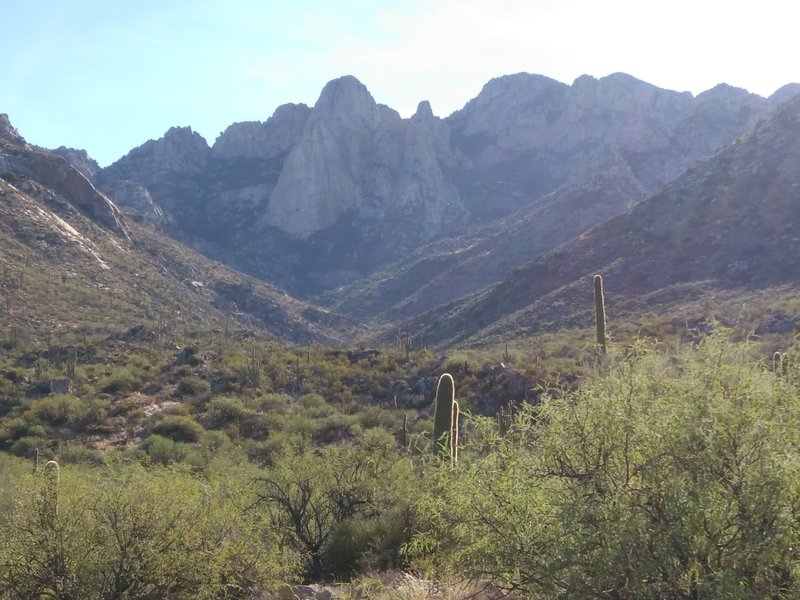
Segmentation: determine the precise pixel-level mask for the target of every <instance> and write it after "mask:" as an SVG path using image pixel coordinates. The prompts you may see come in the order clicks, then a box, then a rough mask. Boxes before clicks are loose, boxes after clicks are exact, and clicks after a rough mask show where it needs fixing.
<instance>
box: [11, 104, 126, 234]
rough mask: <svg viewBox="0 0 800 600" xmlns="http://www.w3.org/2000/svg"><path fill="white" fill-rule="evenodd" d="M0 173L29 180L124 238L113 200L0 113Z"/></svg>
mask: <svg viewBox="0 0 800 600" xmlns="http://www.w3.org/2000/svg"><path fill="white" fill-rule="evenodd" d="M0 176H7V177H22V178H27V179H30V180H33V181H35V182H37V183H39V184H41V185H43V186H45V187H47V188H49V189H50V190H52V191H53V192H55V193H56V194H58V195H59V196H61V197H62V198H63V199H64V200H66V201H67V202H69V203H70V204H71V205H72V206H74V207H75V208H76V209H78V210H80V211H82V212H83V213H84V214H86V215H88V216H89V217H90V218H91V219H92V220H93V221H94V222H95V223H98V224H99V225H102V226H104V227H106V228H108V229H110V230H111V231H113V232H114V233H116V234H117V235H119V236H121V237H124V238H126V239H127V238H128V233H127V231H126V229H125V225H124V220H123V218H122V215H121V214H120V211H119V209H118V208H117V207H116V206H115V205H114V203H113V202H112V201H111V200H110V199H109V198H108V197H106V196H105V195H104V194H102V193H101V192H100V191H98V190H97V188H95V186H94V185H93V184H92V182H91V181H89V179H87V178H86V176H84V175H83V174H82V173H81V172H80V171H78V170H77V169H76V168H75V167H73V166H72V165H71V164H69V163H68V162H67V161H66V160H65V159H64V158H62V157H60V156H56V155H53V154H50V153H48V152H47V151H45V150H41V149H39V148H36V147H34V146H31V145H30V144H27V143H26V142H25V140H24V138H23V137H22V136H20V135H19V133H18V132H17V130H16V129H14V127H13V126H12V125H11V123H10V122H9V120H8V116H7V115H0Z"/></svg>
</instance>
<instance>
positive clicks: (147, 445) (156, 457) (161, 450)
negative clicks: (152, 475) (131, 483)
mask: <svg viewBox="0 0 800 600" xmlns="http://www.w3.org/2000/svg"><path fill="white" fill-rule="evenodd" d="M141 449H142V450H144V452H145V453H146V455H147V459H148V461H149V462H150V463H152V464H154V465H162V466H167V465H171V464H172V463H177V462H181V461H183V460H184V459H185V458H186V456H187V454H188V453H189V447H188V446H187V445H186V444H183V443H181V442H176V441H174V440H171V439H169V438H166V437H164V436H162V435H151V436H148V437H147V438H146V439H145V440H144V441H142V444H141Z"/></svg>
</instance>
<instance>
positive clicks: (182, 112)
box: [0, 0, 800, 165]
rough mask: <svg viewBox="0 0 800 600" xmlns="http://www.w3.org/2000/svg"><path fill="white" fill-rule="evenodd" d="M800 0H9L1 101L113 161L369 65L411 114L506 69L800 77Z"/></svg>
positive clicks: (461, 100)
mask: <svg viewBox="0 0 800 600" xmlns="http://www.w3.org/2000/svg"><path fill="white" fill-rule="evenodd" d="M795 5H797V4H796V3H794V2H790V1H789V0H759V2H742V1H740V0H726V1H722V0H670V1H668V2H667V1H664V2H652V1H648V0H491V1H477V0H439V1H436V0H406V1H401V0H388V1H384V0H371V1H360V0H334V1H327V2H323V1H321V0H293V1H287V2H283V1H281V2H278V1H269V0H261V1H259V0H221V1H216V2H212V1H210V0H196V1H192V0H135V1H128V0H0V112H6V113H8V114H9V116H10V118H11V121H12V123H13V124H14V125H15V126H16V127H17V129H19V131H20V133H21V134H22V135H23V136H25V137H26V138H27V139H28V141H30V142H32V143H35V144H38V145H42V146H47V147H56V146H59V145H66V146H72V147H77V148H85V149H86V150H88V151H89V154H90V155H91V156H93V157H94V158H95V159H96V160H98V161H99V162H100V163H101V164H103V165H105V164H108V163H110V162H112V161H114V160H116V159H117V158H119V157H120V156H122V155H123V154H125V153H127V152H128V150H130V149H131V148H133V147H135V146H138V145H140V144H141V143H143V142H145V141H146V140H148V139H150V138H157V137H160V136H161V135H163V133H164V132H165V131H166V130H167V129H168V128H169V127H171V126H173V125H190V126H191V127H192V128H193V129H195V130H196V131H198V132H200V133H201V134H202V135H203V136H204V137H205V138H206V139H207V140H208V142H209V144H211V143H213V142H214V139H215V138H216V137H217V135H219V133H220V132H221V131H222V130H223V129H224V128H225V127H226V126H227V125H229V124H231V123H233V122H235V121H248V120H265V119H267V118H268V117H269V116H270V115H271V114H272V112H273V111H274V110H275V108H276V107H277V106H278V105H280V104H283V103H285V102H304V103H306V104H309V105H313V103H314V102H315V101H316V99H317V97H318V96H319V92H320V91H321V89H322V87H323V85H324V84H325V83H326V82H327V81H329V80H331V79H333V78H335V77H338V76H341V75H345V74H352V75H355V76H356V77H358V78H359V79H360V80H361V81H362V82H363V83H364V84H365V85H366V86H367V87H368V88H369V90H370V91H371V92H372V95H373V96H374V97H375V99H376V100H377V101H378V102H381V103H384V104H388V105H389V106H391V107H393V108H395V109H397V110H399V111H400V113H401V114H403V115H404V116H408V115H410V114H412V113H413V112H414V109H415V108H416V105H417V103H418V102H419V101H420V100H430V102H431V105H432V107H433V111H434V113H435V114H437V115H439V116H447V115H448V114H450V113H451V112H453V111H454V110H457V109H459V108H461V107H462V106H463V105H464V104H465V103H466V102H467V101H468V100H469V99H470V98H472V97H474V96H475V95H476V94H477V93H478V92H479V91H480V89H481V87H482V86H483V84H484V83H486V81H488V80H489V79H490V78H492V77H495V76H499V75H505V74H509V73H517V72H520V71H526V72H530V73H541V74H543V75H547V76H549V77H553V78H554V79H558V80H560V81H564V82H566V83H571V82H572V81H573V80H574V79H575V78H576V77H578V76H579V75H581V74H583V73H588V74H591V75H594V76H596V77H602V76H604V75H608V74H609V73H613V72H616V71H624V72H627V73H630V74H631V75H634V76H636V77H638V78H640V79H644V80H645V81H649V82H651V83H653V84H655V85H658V86H661V87H667V88H671V89H676V90H680V91H684V90H689V91H691V92H693V93H695V94H697V93H699V92H701V91H703V90H705V89H708V88H710V87H712V86H714V85H715V84H717V83H719V82H726V83H730V84H731V85H735V86H738V87H743V88H746V89H748V90H750V91H753V92H756V93H758V94H761V95H769V94H771V93H772V92H773V91H775V90H776V89H777V88H778V87H780V86H781V85H783V84H784V83H788V82H790V81H800V74H798V64H800V63H798V62H797V55H798V48H800V44H799V43H798V41H797V40H798V38H797V23H798V22H799V21H798V17H800V8H794V6H795ZM797 6H799V7H800V5H797Z"/></svg>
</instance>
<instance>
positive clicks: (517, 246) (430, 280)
mask: <svg viewBox="0 0 800 600" xmlns="http://www.w3.org/2000/svg"><path fill="white" fill-rule="evenodd" d="M644 197H646V192H645V190H644V189H643V188H642V187H641V185H640V183H639V181H638V180H637V179H636V178H635V176H634V175H633V173H632V172H631V169H630V167H629V166H628V164H627V163H626V162H625V160H624V158H622V156H621V155H620V154H619V153H618V152H616V151H614V150H613V149H607V150H606V151H605V152H603V153H601V154H600V155H598V157H597V158H596V159H595V161H593V163H592V165H591V167H590V168H587V169H586V171H585V172H584V173H582V174H581V176H580V177H575V178H572V179H570V180H569V181H568V182H567V183H565V184H564V185H563V186H561V187H560V188H559V189H558V190H556V191H555V192H552V193H551V194H547V195H546V196H544V197H542V198H540V199H538V200H537V201H536V202H534V203H533V205H532V206H531V207H529V208H527V209H521V210H519V211H517V212H516V213H515V214H513V215H511V216H510V217H507V218H505V219H502V220H501V221H499V222H497V223H493V224H491V225H488V226H485V227H482V228H480V229H478V230H477V231H475V232H474V233H470V234H465V235H462V236H458V237H455V238H451V239H446V240H444V241H441V242H439V243H436V244H429V245H426V246H424V247H422V248H420V249H419V250H418V251H416V252H415V253H414V254H413V255H411V256H410V257H409V258H408V259H406V260H404V261H402V262H400V263H399V264H396V265H393V266H392V268H391V269H388V270H386V271H382V272H380V273H377V274H376V275H373V276H371V277H369V278H367V279H365V280H363V281H359V282H356V283H355V284H352V285H350V286H347V287H344V288H340V289H337V290H333V291H331V292H329V293H327V294H325V295H323V296H320V297H318V298H317V301H318V302H320V303H322V304H325V305H326V306H330V307H331V308H334V309H335V310H337V311H341V312H342V313H345V314H348V315H352V316H354V317H358V318H360V319H376V318H377V319H378V320H381V321H392V320H397V319H407V318H409V317H413V316H415V315H417V314H419V313H421V312H424V311H426V310H430V309H432V308H434V307H436V306H438V305H440V304H445V303H448V302H450V301H452V300H453V299H454V298H459V297H462V296H466V295H468V294H470V293H473V292H476V291H477V290H480V289H481V288H484V287H486V286H488V285H491V284H493V283H495V282H497V281H498V280H499V279H501V278H502V276H503V275H504V274H505V273H507V272H508V271H510V270H511V269H513V268H515V267H518V266H520V265H523V264H525V263H527V262H528V261H530V260H531V258H532V257H534V256H537V255H538V254H541V253H542V252H545V251H547V250H550V249H552V248H554V247H555V246H557V245H559V244H561V243H563V242H565V241H567V240H569V239H571V238H572V237H574V236H575V235H577V234H579V233H581V232H583V231H585V230H587V229H589V228H590V227H592V226H594V225H596V224H597V223H600V222H602V221H604V220H606V219H608V218H610V217H612V216H614V215H616V214H619V213H620V212H623V211H625V210H627V209H629V208H630V207H632V206H633V205H634V204H635V203H636V202H638V201H639V200H641V199H643V198H644Z"/></svg>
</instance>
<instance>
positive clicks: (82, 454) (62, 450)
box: [55, 443, 106, 467]
mask: <svg viewBox="0 0 800 600" xmlns="http://www.w3.org/2000/svg"><path fill="white" fill-rule="evenodd" d="M55 454H56V459H57V460H58V462H59V464H62V465H73V464H85V465H91V466H95V467H101V466H103V465H105V464H106V458H105V455H104V454H103V453H102V452H101V451H100V450H98V449H97V448H89V447H87V446H82V445H81V444H74V443H64V444H60V445H59V446H58V449H57V451H56V453H55Z"/></svg>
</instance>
